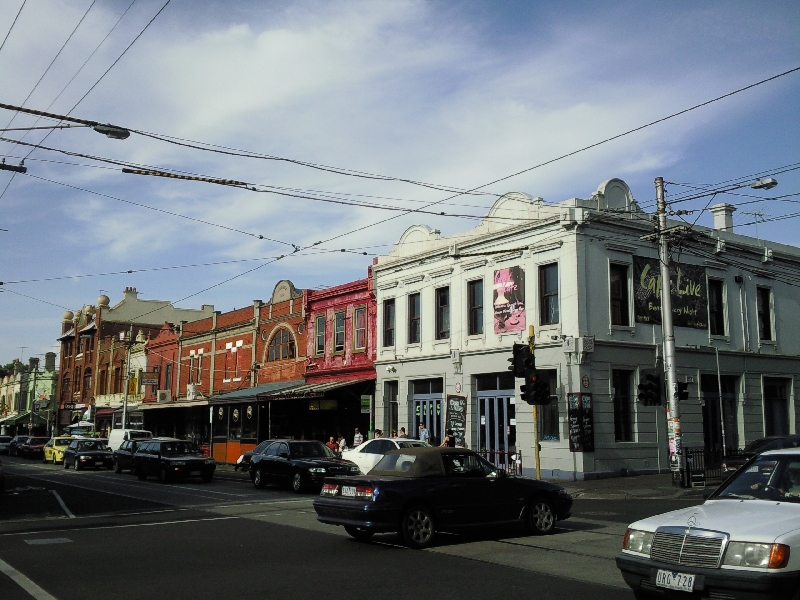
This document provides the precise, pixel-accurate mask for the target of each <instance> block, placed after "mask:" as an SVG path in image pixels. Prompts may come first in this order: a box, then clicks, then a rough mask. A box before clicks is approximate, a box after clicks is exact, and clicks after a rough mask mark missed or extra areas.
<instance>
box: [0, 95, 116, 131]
mask: <svg viewBox="0 0 800 600" xmlns="http://www.w3.org/2000/svg"><path fill="white" fill-rule="evenodd" d="M0 108H5V109H6V110H13V111H16V112H21V113H25V114H29V115H36V116H37V117H46V118H48V119H57V120H59V121H69V122H70V123H80V124H81V125H86V126H87V127H91V128H92V129H94V130H95V131H96V132H97V133H102V134H103V135H105V136H106V137H109V138H111V139H112V140H124V139H127V138H128V137H130V135H131V132H130V131H129V130H127V129H125V128H124V127H118V126H117V125H111V124H110V123H105V124H103V123H100V122H99V121H87V120H86V119H78V118H75V117H70V116H69V115H59V114H55V113H49V112H45V111H43V110H35V109H33V108H25V107H24V106H15V105H14V104H3V103H0Z"/></svg>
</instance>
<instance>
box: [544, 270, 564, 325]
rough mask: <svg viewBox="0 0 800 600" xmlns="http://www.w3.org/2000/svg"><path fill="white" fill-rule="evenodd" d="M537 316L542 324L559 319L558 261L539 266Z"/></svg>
mask: <svg viewBox="0 0 800 600" xmlns="http://www.w3.org/2000/svg"><path fill="white" fill-rule="evenodd" d="M539 317H540V318H539V322H540V324H542V325H555V324H556V323H558V321H559V310H558V263H553V264H552V265H544V266H542V267H539Z"/></svg>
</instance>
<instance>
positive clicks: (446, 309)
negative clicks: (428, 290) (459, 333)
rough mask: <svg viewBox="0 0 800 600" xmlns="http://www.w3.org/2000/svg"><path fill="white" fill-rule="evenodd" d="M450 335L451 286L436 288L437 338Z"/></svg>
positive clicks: (444, 337)
mask: <svg viewBox="0 0 800 600" xmlns="http://www.w3.org/2000/svg"><path fill="white" fill-rule="evenodd" d="M449 337H450V288H449V287H440V288H437V289H436V339H437V340H446V339H448V338H449Z"/></svg>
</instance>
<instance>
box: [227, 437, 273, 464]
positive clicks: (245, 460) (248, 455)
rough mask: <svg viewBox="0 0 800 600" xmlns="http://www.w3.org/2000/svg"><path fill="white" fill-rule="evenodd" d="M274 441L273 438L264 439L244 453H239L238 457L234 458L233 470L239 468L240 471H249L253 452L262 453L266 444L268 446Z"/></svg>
mask: <svg viewBox="0 0 800 600" xmlns="http://www.w3.org/2000/svg"><path fill="white" fill-rule="evenodd" d="M274 441H275V440H264V441H263V442H261V443H260V444H259V445H258V446H256V447H255V448H253V449H252V450H248V451H247V452H245V453H244V454H242V455H240V456H239V458H237V459H236V464H235V465H233V470H234V471H238V470H239V469H241V470H242V471H249V470H250V460H251V459H252V458H253V454H262V453H263V452H264V450H266V449H267V446H269V445H270V444H271V443H272V442H274Z"/></svg>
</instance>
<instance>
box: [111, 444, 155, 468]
mask: <svg viewBox="0 0 800 600" xmlns="http://www.w3.org/2000/svg"><path fill="white" fill-rule="evenodd" d="M145 441H147V440H125V441H124V442H122V444H120V446H119V448H117V449H116V450H114V472H115V473H122V471H124V470H128V469H130V472H131V473H133V472H134V471H133V455H134V454H136V451H137V450H138V449H139V446H141V445H142V443H143V442H145Z"/></svg>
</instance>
